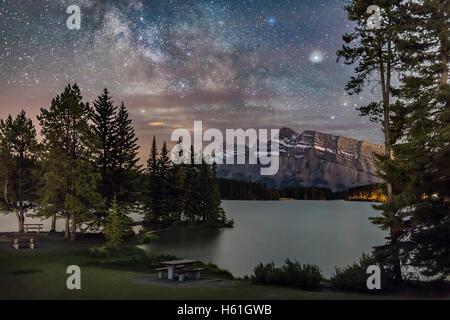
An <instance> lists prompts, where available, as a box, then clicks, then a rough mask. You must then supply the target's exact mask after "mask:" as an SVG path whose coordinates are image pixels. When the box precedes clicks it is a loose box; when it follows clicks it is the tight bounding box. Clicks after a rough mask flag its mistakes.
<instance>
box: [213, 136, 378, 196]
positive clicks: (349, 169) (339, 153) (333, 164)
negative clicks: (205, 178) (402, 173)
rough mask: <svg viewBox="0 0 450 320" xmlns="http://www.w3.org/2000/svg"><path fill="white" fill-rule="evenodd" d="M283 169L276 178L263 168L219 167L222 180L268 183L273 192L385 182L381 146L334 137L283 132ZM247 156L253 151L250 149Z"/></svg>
mask: <svg viewBox="0 0 450 320" xmlns="http://www.w3.org/2000/svg"><path fill="white" fill-rule="evenodd" d="M279 138H280V141H279V145H280V167H279V170H278V173H277V174H276V175H273V176H262V175H261V174H260V165H259V164H258V165H249V164H241V165H238V164H233V165H226V164H223V165H219V166H218V176H219V177H222V178H228V179H241V180H249V181H257V182H265V183H267V185H268V186H270V187H272V188H284V187H288V186H303V187H324V188H330V189H331V190H333V191H341V190H345V189H348V188H350V187H356V186H361V185H368V184H372V183H377V182H381V179H379V178H378V177H377V176H376V172H377V166H376V164H375V159H374V156H373V153H374V152H375V153H383V152H384V147H383V146H381V145H377V144H373V143H369V142H366V141H358V140H355V139H351V138H346V137H341V136H335V135H331V134H326V133H321V132H316V131H304V132H303V133H298V132H296V131H294V130H292V129H289V128H281V129H280V136H279ZM245 150H246V153H248V152H249V151H248V150H249V149H248V148H247V147H246V149H245Z"/></svg>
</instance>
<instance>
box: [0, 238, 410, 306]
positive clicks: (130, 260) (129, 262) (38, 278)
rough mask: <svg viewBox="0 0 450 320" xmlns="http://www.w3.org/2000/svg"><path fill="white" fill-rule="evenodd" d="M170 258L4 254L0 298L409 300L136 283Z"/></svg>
mask: <svg viewBox="0 0 450 320" xmlns="http://www.w3.org/2000/svg"><path fill="white" fill-rule="evenodd" d="M167 257H170V256H155V255H151V254H142V252H141V251H140V250H138V249H137V248H133V247H132V246H125V247H124V248H122V249H120V250H119V252H118V253H115V254H111V255H106V256H102V257H98V256H96V255H93V254H92V253H90V252H89V249H88V248H83V249H79V248H76V247H74V246H72V245H70V246H67V247H64V246H58V248H56V249H54V250H41V251H40V250H34V251H31V250H18V251H11V250H8V251H5V250H3V251H2V250H1V249H0V288H1V290H0V299H374V298H375V299H377V298H378V299H380V298H382V299H395V298H414V297H416V298H417V296H414V295H411V294H407V295H398V294H397V295H382V296H381V295H369V294H356V293H343V292H332V291H322V292H320V291H319V292H309V291H301V290H297V289H293V288H284V287H276V286H262V285H253V284H251V283H250V282H249V281H243V280H239V281H237V280H236V286H232V287H219V288H172V287H167V286H159V285H153V284H137V283H133V282H132V281H131V280H132V279H133V278H136V277H139V276H142V275H145V274H148V273H150V272H151V270H152V269H153V267H154V265H155V264H156V265H157V264H158V263H159V261H160V259H163V258H167ZM71 264H75V265H79V266H80V267H81V290H68V289H67V287H66V280H67V277H68V276H69V275H67V274H66V268H67V266H68V265H71ZM206 267H207V273H209V274H214V275H215V276H218V277H221V276H222V277H223V278H229V274H228V273H227V272H226V271H223V270H220V269H218V268H217V267H216V266H214V265H206Z"/></svg>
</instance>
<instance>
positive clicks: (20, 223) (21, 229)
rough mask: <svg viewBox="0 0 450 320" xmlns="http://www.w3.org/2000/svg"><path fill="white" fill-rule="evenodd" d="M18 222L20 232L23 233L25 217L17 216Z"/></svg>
mask: <svg viewBox="0 0 450 320" xmlns="http://www.w3.org/2000/svg"><path fill="white" fill-rule="evenodd" d="M17 218H18V222H19V232H23V231H24V229H23V223H24V222H25V217H24V216H23V215H20V214H19V215H17Z"/></svg>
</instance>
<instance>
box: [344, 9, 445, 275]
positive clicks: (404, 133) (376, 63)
mask: <svg viewBox="0 0 450 320" xmlns="http://www.w3.org/2000/svg"><path fill="white" fill-rule="evenodd" d="M371 5H376V6H378V7H379V18H380V19H378V20H377V21H376V24H378V25H377V26H374V24H373V23H369V20H370V19H369V16H371V13H368V12H367V8H369V6H371ZM345 10H346V11H347V12H348V17H349V20H351V21H353V22H354V30H352V32H351V33H349V34H345V35H344V37H343V40H344V42H345V44H344V46H343V47H342V49H341V50H340V51H338V57H339V59H343V61H344V63H346V64H349V65H350V64H355V65H356V66H355V74H354V76H352V77H351V78H350V80H349V82H348V83H347V86H346V90H347V91H348V93H349V94H350V95H352V94H359V93H361V92H362V91H363V90H366V89H369V90H376V91H372V92H378V93H379V98H376V97H375V98H374V100H373V101H372V102H371V103H369V104H368V105H367V106H362V107H359V108H358V109H359V111H360V114H361V115H363V116H369V118H370V120H371V121H373V122H378V123H379V124H380V126H381V129H382V132H383V134H384V142H385V154H383V155H377V156H376V157H377V162H378V165H379V167H380V168H381V170H380V174H379V175H380V177H381V178H382V179H383V180H384V188H385V190H386V201H385V202H383V204H381V205H376V206H375V207H376V209H378V210H380V213H381V214H380V215H379V216H377V217H374V218H372V219H371V221H372V222H373V223H374V224H376V225H378V226H379V227H380V228H382V229H384V230H388V232H389V237H388V239H387V243H386V244H385V245H384V246H380V247H377V248H376V253H377V256H383V257H384V261H383V263H385V264H386V265H388V266H389V268H391V269H392V272H393V275H394V276H393V278H394V280H395V283H401V282H402V281H403V278H404V276H405V275H406V274H407V270H408V269H410V267H411V266H412V267H416V270H419V271H420V272H421V273H422V274H424V275H427V276H435V277H442V278H445V277H447V276H448V275H450V260H449V257H450V194H449V181H450V178H449V176H450V172H449V168H450V166H449V161H448V159H449V154H450V149H449V148H450V84H449V77H448V71H449V56H450V34H449V32H450V2H449V1H446V0H421V1H397V0H388V1H372V0H370V1H369V0H352V1H350V2H349V3H348V4H347V5H346V6H345ZM372 22H373V21H372ZM394 79H395V81H394ZM397 79H398V80H399V81H396V80H397ZM378 88H379V89H381V90H379V89H378Z"/></svg>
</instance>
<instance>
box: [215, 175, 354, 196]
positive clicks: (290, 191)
mask: <svg viewBox="0 0 450 320" xmlns="http://www.w3.org/2000/svg"><path fill="white" fill-rule="evenodd" d="M218 180H219V186H220V195H221V198H222V199H224V200H284V199H295V200H334V199H344V197H345V195H344V194H343V193H342V194H341V193H333V192H332V191H331V189H328V188H315V187H286V188H283V189H281V190H278V189H272V188H269V187H267V185H266V184H265V183H259V182H251V181H245V180H235V179H223V178H219V179H218Z"/></svg>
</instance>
